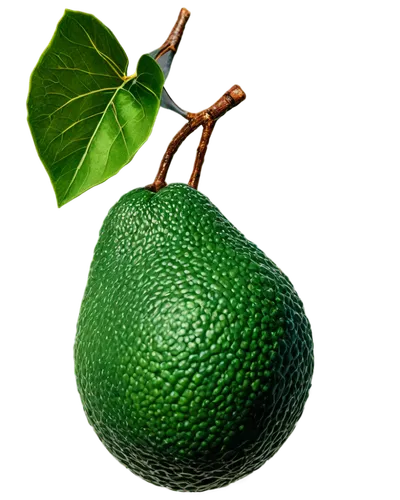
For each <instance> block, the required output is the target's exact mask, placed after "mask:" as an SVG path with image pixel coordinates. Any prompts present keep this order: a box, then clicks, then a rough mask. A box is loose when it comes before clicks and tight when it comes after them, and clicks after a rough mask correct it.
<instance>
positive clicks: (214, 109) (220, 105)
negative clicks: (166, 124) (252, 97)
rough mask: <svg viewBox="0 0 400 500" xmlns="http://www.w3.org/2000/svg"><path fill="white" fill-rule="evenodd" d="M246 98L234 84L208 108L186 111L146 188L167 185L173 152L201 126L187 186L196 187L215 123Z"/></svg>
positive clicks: (154, 189)
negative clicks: (154, 175) (177, 130)
mask: <svg viewBox="0 0 400 500" xmlns="http://www.w3.org/2000/svg"><path fill="white" fill-rule="evenodd" d="M244 99H246V94H245V93H244V92H243V90H242V89H241V88H240V87H239V85H234V86H233V87H232V88H230V89H229V90H228V91H227V92H226V93H225V94H224V95H223V96H222V97H221V98H220V99H218V101H217V102H216V103H215V104H213V105H212V106H210V107H209V108H207V109H205V110H203V111H200V112H199V113H188V114H187V119H188V122H187V123H186V124H185V125H184V126H183V127H182V128H181V130H180V131H179V132H178V133H177V134H176V135H175V137H174V138H173V139H172V141H171V142H170V144H169V146H168V148H167V150H166V152H165V154H164V156H163V159H162V160H161V164H160V168H159V170H158V173H157V175H156V178H155V179H154V182H153V184H149V185H148V186H146V189H149V190H150V191H154V192H157V191H159V190H160V189H162V188H163V187H165V186H166V185H167V183H166V177H167V173H168V170H169V167H170V165H171V162H172V159H173V157H174V155H175V153H176V152H177V151H178V149H179V147H180V145H181V144H182V143H183V141H184V140H185V139H186V138H187V137H188V136H189V135H190V134H191V133H192V132H194V131H195V130H196V129H197V128H199V127H200V126H203V133H202V135H201V139H200V143H199V146H198V148H197V154H196V160H195V163H194V167H193V172H192V175H191V177H190V180H189V183H188V184H189V186H191V187H193V188H194V189H197V187H198V184H199V180H200V174H201V167H202V166H203V163H204V157H205V154H206V151H207V146H208V143H209V141H210V137H211V134H212V132H213V130H214V127H215V124H216V122H217V120H219V118H221V116H223V115H224V114H225V113H226V112H227V111H229V110H230V109H232V108H234V107H235V106H237V105H238V104H240V103H241V102H242V101H244Z"/></svg>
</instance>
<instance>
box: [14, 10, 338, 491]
mask: <svg viewBox="0 0 400 500" xmlns="http://www.w3.org/2000/svg"><path fill="white" fill-rule="evenodd" d="M252 5H253V4H252V3H250V2H247V3H243V5H242V6H240V4H229V3H228V4H227V3H226V2H218V4H217V3H216V2H201V4H200V15H199V16H194V17H193V18H192V20H191V25H192V26H191V28H189V29H188V31H187V33H186V35H185V39H184V44H183V47H182V51H181V52H183V56H182V57H181V56H179V57H178V58H177V61H176V65H177V66H178V70H177V71H178V73H177V74H178V78H177V80H171V81H170V84H169V88H170V90H171V93H173V94H174V95H183V96H184V97H185V103H203V104H204V103H206V102H207V101H208V96H209V95H215V92H216V88H217V87H219V88H222V87H224V81H232V80H233V79H237V80H238V81H241V79H246V80H247V81H248V91H249V95H250V96H253V98H254V97H255V99H256V103H255V104H254V99H253V103H252V104H250V103H245V104H242V106H241V109H240V111H239V110H236V111H235V112H233V113H232V116H231V117H230V118H226V119H224V120H223V122H220V123H219V124H218V127H217V137H216V138H214V143H213V146H212V149H211V151H210V153H209V159H208V168H207V171H206V173H207V177H205V178H204V179H203V181H206V182H207V184H208V190H209V191H213V192H215V193H216V196H217V200H223V202H224V205H225V206H226V207H230V208H232V212H233V215H234V216H237V215H239V216H240V221H241V222H242V223H246V224H248V229H249V231H252V232H256V234H257V239H258V240H264V243H265V246H266V247H269V248H271V247H272V248H273V255H274V256H280V262H281V263H288V265H289V271H295V272H296V273H297V278H298V279H304V280H305V291H304V293H305V295H306V296H312V302H313V314H312V316H313V324H314V327H315V328H320V326H321V325H320V317H321V313H320V311H321V307H322V304H321V302H322V300H321V285H322V279H323V276H322V270H321V266H322V269H323V257H322V255H323V242H324V229H323V228H324V221H325V213H324V210H323V209H322V208H321V207H322V199H323V196H324V195H323V193H324V190H325V189H326V188H327V183H328V180H327V175H326V169H327V166H328V164H329V151H327V150H326V149H324V128H323V123H322V118H321V117H322V115H323V112H324V104H323V102H324V97H323V96H324V93H325V86H326V81H325V80H324V79H323V77H322V76H321V74H322V73H321V71H320V68H321V66H322V64H323V62H324V57H325V54H324V46H323V44H322V43H321V42H320V39H321V31H323V29H324V26H323V25H324V17H323V16H322V17H321V18H320V21H319V23H316V22H315V12H313V13H311V12H307V11H305V10H293V7H292V6H291V7H289V6H282V7H280V9H278V8H277V7H273V8H270V7H266V8H264V9H263V10H259V9H256V8H255V7H252ZM59 7H60V5H58V4H56V3H54V4H53V5H51V3H50V2H49V3H48V4H47V6H41V5H40V4H30V5H28V6H26V7H24V17H25V19H26V24H25V28H24V37H23V41H22V42H23V45H19V46H20V47H21V48H20V49H19V55H20V56H21V58H22V59H23V62H24V63H25V64H26V63H29V62H31V61H32V56H31V50H32V47H38V46H39V43H40V40H44V39H46V38H47V36H48V35H47V25H48V16H54V15H55V14H56V8H59ZM82 7H84V8H87V7H90V6H87V5H82ZM93 7H96V8H99V7H103V8H105V12H104V13H105V15H106V16H112V20H113V23H118V24H120V26H121V39H123V40H128V41H129V47H130V48H131V49H132V47H136V46H138V47H148V48H150V47H151V46H152V40H156V39H159V37H160V32H161V31H163V32H165V31H166V30H167V29H168V27H169V22H168V18H169V16H173V15H174V13H175V11H176V5H175V3H174V2H172V1H169V0H168V1H164V2H160V3H159V4H155V3H154V2H153V3H149V2H123V5H121V3H120V2H96V5H93ZM195 7H196V6H195ZM302 9H303V7H302ZM311 14H312V15H311ZM22 42H21V41H20V43H22ZM21 67H22V64H21ZM19 75H20V76H21V78H20V87H19V88H20V90H19V91H18V92H19V94H20V95H22V93H23V92H24V82H23V78H22V72H21V70H20V73H19ZM229 79H231V80H229ZM16 120H17V135H18V138H17V145H18V152H20V153H21V162H22V166H21V165H20V171H21V172H23V174H22V175H23V183H21V184H22V185H21V187H19V193H20V202H21V212H20V214H22V213H23V211H26V212H28V213H29V217H28V221H29V222H28V224H27V225H26V226H27V227H26V228H25V235H26V236H25V254H26V255H27V256H28V258H27V259H26V260H25V262H26V269H25V267H24V270H23V271H22V272H21V279H23V280H24V287H23V288H24V291H25V293H26V295H27V298H26V300H28V301H29V310H30V311H32V318H31V322H32V327H33V328H34V330H35V331H36V332H37V335H38V339H39V340H38V344H37V346H38V349H39V351H38V352H39V353H40V354H39V356H37V357H36V358H35V359H36V366H37V368H38V370H39V373H40V377H39V378H40V380H41V381H42V383H41V389H39V388H38V391H39V392H40V395H41V398H42V399H41V400H39V401H38V403H37V411H35V412H34V415H32V419H33V420H32V425H31V428H32V429H31V432H33V433H34V434H35V435H36V436H37V444H36V445H35V454H37V455H38V456H39V457H40V458H38V459H37V463H35V464H34V466H33V470H34V478H35V482H37V484H38V485H40V484H43V482H44V481H49V480H50V478H52V479H53V480H55V481H56V482H57V483H59V484H60V486H61V485H62V484H64V486H65V488H67V484H72V485H76V487H77V488H80V487H83V488H84V489H85V491H86V488H88V487H90V486H92V487H93V488H94V491H96V490H97V491H98V488H99V486H101V487H103V486H104V487H106V488H107V491H108V488H110V490H111V489H113V488H114V487H116V488H117V489H118V490H119V491H124V492H126V493H128V494H129V495H133V496H135V494H139V493H138V492H137V489H136V488H140V487H141V485H143V483H140V482H138V483H136V482H135V481H129V482H128V481H127V475H126V474H125V473H121V472H120V471H119V467H118V466H117V465H109V464H107V465H104V452H103V451H102V450H100V449H98V448H97V449H96V446H95V443H94V442H93V441H88V439H87V426H86V425H81V424H80V413H79V410H78V409H76V408H75V409H71V370H70V369H68V368H67V369H66V368H64V366H63V362H62V349H63V337H64V336H68V335H71V334H72V332H71V297H72V296H78V295H79V293H80V264H85V263H87V260H88V248H87V245H88V244H87V241H88V240H87V234H88V232H92V231H95V229H96V216H100V215H102V214H103V213H104V200H111V199H112V193H113V192H114V191H117V192H119V189H120V188H119V186H118V185H116V184H109V185H107V186H105V189H104V191H102V192H94V193H91V194H90V195H89V197H88V199H87V200H83V201H82V202H81V206H80V208H78V209H75V208H74V209H71V208H67V209H66V210H65V214H64V216H62V217H56V215H55V209H54V208H51V209H50V208H48V189H49V188H48V186H47V184H39V176H40V172H39V169H32V168H31V157H32V149H31V146H30V145H29V144H25V145H24V141H23V127H24V125H23V113H16ZM168 121H169V120H168V119H167V121H166V122H164V123H161V124H160V126H161V133H162V134H163V135H166V134H167V129H168V127H172V126H173V124H174V123H175V122H174V121H172V122H170V123H168ZM153 140H154V141H155V143H156V144H158V145H160V142H159V141H160V139H159V137H154V138H153ZM157 141H158V142H157ZM160 152H161V146H160V147H159V148H158V150H157V148H156V147H154V148H153V154H151V153H146V154H145V161H141V162H140V165H139V166H138V167H134V165H132V166H131V167H129V169H128V170H129V177H128V179H127V180H125V182H129V183H131V184H142V183H143V179H144V176H149V175H151V172H152V169H153V166H152V160H153V161H154V160H157V159H158V157H159V154H160ZM190 156H191V152H190V149H189V150H188V149H187V148H186V149H185V153H180V155H178V157H177V159H176V164H175V165H174V170H173V172H172V173H175V172H177V173H178V174H179V175H182V174H183V158H185V159H190ZM16 213H18V212H16ZM17 217H18V215H17ZM33 382H34V381H33V380H32V383H33ZM38 384H39V382H38ZM319 394H320V386H319V385H315V386H314V389H313V402H312V406H313V408H312V410H311V411H310V410H308V414H307V416H306V417H305V432H304V433H302V432H300V433H298V435H297V439H296V440H295V441H294V440H292V441H291V442H290V443H289V446H288V452H287V453H285V456H282V457H281V459H280V462H281V463H280V464H279V465H273V466H272V469H271V470H270V471H269V472H266V473H260V474H258V475H257V476H256V480H254V481H253V480H252V481H249V483H248V484H247V485H246V486H244V487H242V488H244V491H243V490H242V489H230V490H229V491H225V495H226V496H239V497H243V496H245V495H246V494H249V493H250V494H254V495H258V494H260V495H264V494H266V492H269V493H270V492H273V491H275V490H276V491H277V492H285V493H289V494H290V493H300V494H301V493H302V492H304V493H305V494H307V493H306V492H311V494H313V493H312V492H313V489H314V488H315V487H316V486H315V482H319V480H318V477H321V474H323V473H326V469H328V465H327V464H326V461H325V459H324V458H323V454H322V446H323V444H322V442H323V441H322V426H321V420H322V419H321V403H320V398H319ZM41 401H42V403H41ZM41 405H43V406H41ZM310 415H311V416H310ZM33 422H34V423H33ZM35 462H36V460H35ZM124 484H125V486H123V485H124ZM121 488H122V489H121ZM77 491H79V490H77ZM104 492H105V491H104ZM101 493H103V491H101V490H100V494H101ZM144 493H146V494H148V495H149V496H153V497H155V496H157V497H158V496H159V490H155V489H154V490H145V491H142V492H140V494H144ZM314 493H316V491H314Z"/></svg>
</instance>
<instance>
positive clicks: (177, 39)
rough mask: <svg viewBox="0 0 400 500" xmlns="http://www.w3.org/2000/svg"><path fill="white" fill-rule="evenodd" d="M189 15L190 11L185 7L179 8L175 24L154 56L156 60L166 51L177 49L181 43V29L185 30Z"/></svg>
mask: <svg viewBox="0 0 400 500" xmlns="http://www.w3.org/2000/svg"><path fill="white" fill-rule="evenodd" d="M189 17H190V12H189V11H188V10H187V9H181V11H180V12H179V16H178V19H177V21H176V23H175V26H174V27H173V28H172V31H171V33H170V34H169V37H168V38H167V39H166V40H165V42H164V43H163V44H162V46H161V47H160V49H159V51H158V54H157V56H156V58H155V59H156V61H158V59H160V57H161V56H163V55H164V54H166V53H167V52H169V51H172V52H176V51H177V50H178V47H179V44H180V43H181V39H182V35H183V31H184V30H185V26H186V23H187V22H188V20H189Z"/></svg>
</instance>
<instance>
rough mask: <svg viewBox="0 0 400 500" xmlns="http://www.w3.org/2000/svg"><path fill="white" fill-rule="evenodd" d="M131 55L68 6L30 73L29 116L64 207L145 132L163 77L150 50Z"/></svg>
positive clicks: (125, 158) (122, 160) (117, 163)
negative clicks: (133, 59)
mask: <svg viewBox="0 0 400 500" xmlns="http://www.w3.org/2000/svg"><path fill="white" fill-rule="evenodd" d="M127 67H128V58H127V56H126V54H125V52H124V50H123V49H122V47H121V46H120V45H119V43H118V41H117V39H116V38H115V36H114V35H113V34H112V33H111V31H110V30H109V29H108V28H107V27H106V26H104V25H103V24H102V23H101V22H100V21H99V20H98V19H96V18H95V17H94V16H92V15H90V14H84V13H82V12H75V11H70V10H67V11H65V14H64V16H63V17H62V19H61V20H60V22H59V24H58V26H57V29H56V32H55V34H54V36H53V38H52V40H51V42H50V44H49V46H48V47H47V48H46V50H45V51H44V53H43V54H42V56H41V58H40V60H39V62H38V64H37V66H36V68H35V69H34V71H33V73H32V76H31V83H30V90H29V96H28V102H27V106H28V122H29V125H30V128H31V132H32V135H33V139H34V141H35V145H36V148H37V151H38V153H39V156H40V158H41V160H42V162H43V164H44V166H45V167H46V170H47V172H48V174H49V176H50V179H51V182H52V184H53V187H54V190H55V193H56V197H57V203H58V205H59V206H61V205H64V204H65V203H67V202H68V201H70V200H72V199H73V198H75V197H77V196H79V195H80V194H82V193H83V192H84V191H86V190H88V189H90V188H91V187H93V186H95V185H97V184H100V183H101V182H104V181H105V180H106V179H108V178H109V177H111V176H113V175H115V174H116V173H117V172H118V171H119V170H120V169H121V168H122V167H123V166H124V165H126V164H127V163H128V162H129V161H130V160H131V159H132V158H133V156H134V154H135V153H136V152H137V151H138V149H139V148H140V147H141V146H142V144H143V143H144V142H145V141H146V139H147V138H148V137H149V135H150V133H151V130H152V127H153V124H154V121H155V118H156V116H157V112H158V109H159V106H160V97H161V91H162V87H163V83H164V76H163V73H162V71H161V69H160V67H159V65H158V64H157V63H156V62H155V61H154V60H153V59H152V58H151V57H150V56H148V55H145V56H142V57H141V59H140V60H139V63H138V66H137V71H136V76H135V77H132V78H130V79H127V76H126V71H127Z"/></svg>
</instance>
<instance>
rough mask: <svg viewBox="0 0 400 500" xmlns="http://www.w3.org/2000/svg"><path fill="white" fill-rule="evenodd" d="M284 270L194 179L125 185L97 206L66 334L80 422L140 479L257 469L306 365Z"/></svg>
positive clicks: (178, 484)
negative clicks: (88, 258) (105, 210)
mask: <svg viewBox="0 0 400 500" xmlns="http://www.w3.org/2000/svg"><path fill="white" fill-rule="evenodd" d="M313 365H314V358H313V342H312V336H311V329H310V324H309V322H308V320H307V317H306V316H305V313H304V310H303V305H302V302H301V300H300V299H299V297H298V296H297V294H296V292H295V290H294V289H293V286H292V284H291V283H290V281H289V280H288V278H287V277H286V276H285V275H284V274H283V273H282V271H280V269H279V268H278V267H277V266H276V265H275V264H274V263H273V262H272V261H271V260H270V259H268V258H267V257H266V256H265V254H264V253H263V252H262V251H261V250H259V249H258V248H257V247H256V246H255V245H254V244H253V243H251V242H249V241H248V240H247V239H246V238H245V237H244V236H243V235H242V234H241V233H240V232H239V231H238V230H237V229H236V228H235V227H234V226H233V225H232V224H231V223H230V222H229V221H228V220H227V219H226V218H225V217H224V216H223V215H222V214H221V212H220V211H219V210H218V209H217V208H216V207H215V206H214V205H213V204H212V203H211V202H210V201H209V200H208V198H206V197H205V196H204V195H202V194H201V193H199V192H198V191H196V190H194V189H192V188H190V187H188V186H187V185H184V184H171V185H169V186H167V187H165V188H163V189H161V190H160V191H159V192H158V193H153V192H150V191H149V190H146V189H135V190H133V191H131V192H129V193H127V194H126V195H125V196H123V197H122V198H121V199H120V200H119V201H118V203H117V204H116V205H114V207H113V208H112V209H111V210H110V212H109V214H108V215H107V217H106V219H105V221H104V224H103V227H102V229H101V231H100V238H99V241H98V243H97V246H96V248H95V252H94V258H93V262H92V265H91V268H90V273H89V279H88V283H87V287H86V291H85V295H84V298H83V302H82V306H81V310H80V315H79V320H78V328H77V336H76V342H75V371H76V378H77V385H78V389H79V393H80V396H81V399H82V403H83V406H84V409H85V412H86V415H87V418H88V420H89V422H90V424H91V425H92V426H93V427H94V429H95V431H96V433H97V435H98V436H99V438H100V439H101V441H102V442H103V443H104V445H105V446H106V448H107V449H108V450H109V451H110V452H111V453H112V454H113V455H114V456H115V457H116V458H117V459H118V460H119V461H120V462H122V463H123V464H124V465H125V466H126V467H127V468H128V469H130V470H131V471H132V472H133V473H135V474H137V475H139V476H141V477H142V478H143V479H145V480H146V481H149V482H151V483H153V484H156V485H159V486H164V487H167V488H170V489H172V490H179V491H194V492H196V491H197V492H199V491H205V490H208V489H212V488H218V487H221V486H225V485H227V484H229V483H231V482H233V481H236V480H237V479H240V478H242V477H244V476H246V475H247V474H249V473H251V472H252V471H254V470H256V469H258V468H259V467H260V466H261V465H263V464H264V462H265V461H266V460H268V459H269V458H271V457H272V456H273V455H274V454H275V453H276V452H277V450H278V449H279V448H280V447H281V446H282V444H283V443H284V442H285V441H286V439H287V438H288V436H289V435H290V434H291V432H292V431H293V429H294V427H295V424H296V422H297V421H298V419H299V418H300V416H301V414H302V412H303V408H304V404H305V402H306V399H307V397H308V393H309V389H310V386H311V378H312V372H313Z"/></svg>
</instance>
